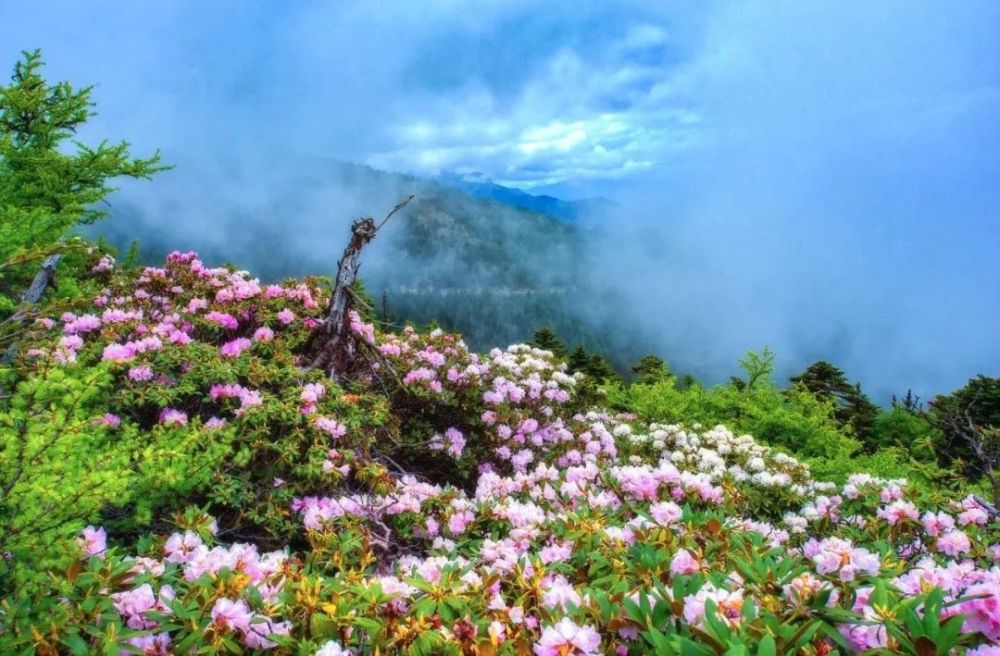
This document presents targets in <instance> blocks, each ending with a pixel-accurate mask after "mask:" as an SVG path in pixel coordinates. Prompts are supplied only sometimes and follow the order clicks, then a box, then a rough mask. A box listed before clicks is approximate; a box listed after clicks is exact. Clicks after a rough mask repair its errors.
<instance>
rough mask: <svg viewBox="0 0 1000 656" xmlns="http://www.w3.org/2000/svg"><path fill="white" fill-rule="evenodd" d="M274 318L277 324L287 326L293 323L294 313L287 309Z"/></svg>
mask: <svg viewBox="0 0 1000 656" xmlns="http://www.w3.org/2000/svg"><path fill="white" fill-rule="evenodd" d="M276 316H277V319H278V323H280V324H281V325H282V326H287V325H288V324H290V323H292V322H293V321H295V313H294V312H292V311H291V310H289V309H287V308H286V309H284V310H282V311H281V312H279V313H278V314H277V315H276Z"/></svg>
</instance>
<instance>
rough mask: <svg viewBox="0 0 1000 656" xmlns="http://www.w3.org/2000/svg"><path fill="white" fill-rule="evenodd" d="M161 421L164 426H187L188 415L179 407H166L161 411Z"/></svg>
mask: <svg viewBox="0 0 1000 656" xmlns="http://www.w3.org/2000/svg"><path fill="white" fill-rule="evenodd" d="M160 423H161V424H163V425H164V426H187V423H188V416H187V413H186V412H184V411H183V410H178V409H177V408H164V409H163V410H162V411H161V412H160Z"/></svg>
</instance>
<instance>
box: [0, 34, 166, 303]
mask: <svg viewBox="0 0 1000 656" xmlns="http://www.w3.org/2000/svg"><path fill="white" fill-rule="evenodd" d="M43 65H44V63H43V61H42V57H41V54H40V52H39V51H37V50H36V51H34V52H25V53H23V59H21V60H20V61H18V62H17V64H15V66H14V74H13V76H12V78H11V83H10V84H9V85H8V86H0V263H2V262H11V261H13V260H14V258H16V259H17V261H18V262H25V261H31V260H33V259H40V258H41V257H43V256H44V255H46V254H47V250H46V249H49V250H50V249H51V248H52V247H53V246H54V244H55V243H56V242H57V241H58V240H59V239H61V238H63V237H65V236H66V235H67V233H68V232H69V231H70V230H71V229H72V228H73V227H74V226H76V225H80V224H90V223H94V222H95V221H98V220H100V219H101V218H103V217H105V216H106V215H107V211H106V210H105V209H103V208H102V207H101V206H99V205H98V203H99V202H100V201H102V200H104V199H105V198H106V197H107V196H108V194H110V193H111V192H112V191H114V188H113V187H111V186H110V184H109V182H110V180H112V179H114V178H118V177H123V176H124V177H130V178H141V179H149V178H150V177H152V176H153V175H154V174H155V173H158V172H160V171H163V170H164V169H166V168H168V167H164V166H161V165H160V155H159V153H158V152H157V153H154V154H153V156H152V157H149V158H147V159H132V157H131V155H130V154H129V144H128V143H127V142H125V141H122V142H119V143H117V144H112V143H109V142H108V141H102V142H100V143H99V144H98V145H97V146H88V145H86V144H84V143H82V142H80V141H78V140H77V139H75V135H76V133H77V131H78V129H79V128H80V127H81V126H82V125H83V124H85V123H86V122H87V121H88V120H89V119H90V118H91V117H93V116H94V111H93V109H92V108H93V106H94V104H93V102H92V101H91V92H92V90H93V87H84V88H82V89H74V88H73V87H72V86H70V84H69V83H68V82H59V83H57V84H55V85H49V84H48V83H47V82H46V81H45V79H44V78H43V77H42V75H41V69H42V66H43ZM35 268H37V262H30V264H28V263H25V264H23V265H21V266H12V267H8V268H6V269H5V270H4V279H3V280H0V297H6V298H7V301H8V302H7V306H8V309H9V304H10V298H11V297H14V296H16V295H17V294H19V293H20V291H21V289H20V288H21V286H23V284H24V283H25V282H26V277H27V276H30V275H32V274H33V272H34V269H35ZM2 312H3V309H2V307H0V313H2Z"/></svg>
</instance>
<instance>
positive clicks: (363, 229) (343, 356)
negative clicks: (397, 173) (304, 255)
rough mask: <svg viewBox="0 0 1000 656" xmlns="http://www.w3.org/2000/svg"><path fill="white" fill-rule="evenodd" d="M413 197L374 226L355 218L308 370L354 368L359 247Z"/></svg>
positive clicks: (336, 371) (368, 219)
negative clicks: (352, 319) (353, 329)
mask: <svg viewBox="0 0 1000 656" xmlns="http://www.w3.org/2000/svg"><path fill="white" fill-rule="evenodd" d="M413 198H414V197H413V196H412V195H411V196H409V197H407V198H406V199H404V200H402V201H400V202H399V203H397V204H396V206H395V207H393V208H392V210H390V211H389V213H388V214H386V216H385V218H384V219H382V221H381V222H380V223H379V224H377V225H376V223H375V220H374V219H372V218H371V217H364V218H361V219H358V220H357V221H355V222H354V223H353V224H351V240H350V241H349V242H348V244H347V247H346V248H345V249H344V253H343V254H342V255H341V257H340V260H339V261H338V262H337V277H336V278H335V279H334V283H333V293H332V294H331V296H330V305H329V307H328V308H327V312H326V319H325V320H324V321H323V325H322V326H321V327H320V328H319V329H318V330H317V332H316V335H317V336H318V341H319V343H318V345H316V349H315V351H316V357H315V359H314V360H313V361H312V363H311V364H310V365H309V367H308V368H309V369H312V368H315V367H323V368H324V369H326V371H327V372H328V373H329V375H330V377H331V378H334V379H336V378H339V377H341V376H343V375H344V374H345V373H347V372H348V371H350V370H351V369H352V368H353V365H354V360H355V355H356V353H357V350H358V348H359V344H358V340H357V339H356V337H355V336H354V335H353V334H352V333H351V326H350V318H349V313H350V310H351V309H352V308H353V306H354V305H355V304H356V303H357V302H358V299H357V298H356V295H355V293H354V291H353V289H352V288H353V286H354V283H355V281H356V280H357V277H358V270H359V269H360V268H361V250H362V249H363V248H364V247H365V245H367V244H368V242H370V241H371V240H372V239H374V238H375V235H376V234H378V231H379V230H381V229H382V227H383V226H385V224H386V223H388V221H389V219H391V218H392V217H393V216H394V215H395V214H396V213H397V212H399V211H400V210H401V209H403V208H404V207H406V205H407V204H408V203H409V202H410V201H411V200H413Z"/></svg>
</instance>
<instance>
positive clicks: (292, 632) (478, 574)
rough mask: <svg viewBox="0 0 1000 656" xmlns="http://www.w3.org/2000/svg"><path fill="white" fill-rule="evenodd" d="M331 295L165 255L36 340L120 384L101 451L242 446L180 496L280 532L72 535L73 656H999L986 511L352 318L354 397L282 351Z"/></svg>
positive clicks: (40, 357)
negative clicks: (359, 367) (916, 651)
mask: <svg viewBox="0 0 1000 656" xmlns="http://www.w3.org/2000/svg"><path fill="white" fill-rule="evenodd" d="M102 273H106V272H102ZM128 282H131V283H135V284H132V286H131V288H130V289H129V288H128V284H127V283H128ZM323 300H324V299H323V292H322V291H320V288H319V287H317V286H312V285H306V284H298V283H286V284H285V285H282V286H278V285H267V286H265V285H261V284H260V283H259V282H258V281H256V280H254V279H253V278H251V277H249V276H248V275H247V274H245V273H243V272H232V271H229V270H227V269H210V268H207V267H205V266H204V265H203V264H202V263H201V262H200V261H199V260H198V259H197V257H196V256H194V255H193V254H181V253H174V254H171V255H170V256H169V257H168V261H167V263H166V266H165V267H163V268H146V269H144V270H142V271H141V272H140V273H139V274H138V275H137V276H136V277H135V279H134V280H131V281H122V282H120V283H118V284H117V285H116V284H115V283H109V287H108V288H107V289H105V290H104V291H103V292H102V293H101V294H100V295H99V296H98V297H97V298H96V299H95V301H94V305H95V307H97V308H103V309H102V310H97V311H94V312H84V313H78V314H71V315H66V316H63V317H62V318H61V319H60V320H58V321H56V320H55V319H54V318H51V319H49V320H48V321H44V320H43V322H41V323H40V328H41V329H42V330H46V331H51V332H53V333H58V334H55V335H53V336H52V339H51V340H50V341H49V342H47V346H45V347H44V348H39V349H37V350H36V351H35V352H34V353H33V358H34V359H33V361H35V362H38V363H46V362H49V361H51V362H53V363H56V364H57V365H58V366H60V367H71V366H80V365H81V363H85V362H89V363H99V362H102V361H103V363H104V364H101V365H100V366H103V367H108V368H109V369H110V370H111V371H112V372H113V373H114V375H115V376H116V377H117V378H116V380H117V381H119V382H120V384H121V387H122V390H123V391H122V394H123V395H126V396H124V397H123V398H126V399H127V400H128V403H127V404H126V403H124V402H122V407H111V408H109V409H102V410H105V411H107V412H111V411H114V412H113V413H112V416H114V417H116V419H117V418H119V417H121V419H118V421H119V423H120V424H122V425H121V426H119V425H118V424H116V425H115V426H116V428H117V429H118V430H120V431H124V430H125V428H126V427H127V426H126V425H125V424H129V423H130V422H131V423H134V424H135V426H137V427H138V428H141V429H143V430H146V431H148V432H149V433H150V434H152V435H159V434H161V433H164V434H170V435H175V436H176V435H178V434H179V435H181V436H184V435H193V436H195V437H196V438H197V439H192V440H190V441H189V442H184V448H188V449H195V448H200V447H201V446H203V445H204V443H205V442H209V443H211V442H212V440H214V439H216V438H215V437H213V435H218V434H220V433H224V434H225V435H226V436H228V437H227V438H226V439H233V438H232V435H236V436H237V437H236V438H235V439H237V440H240V439H242V440H244V441H243V442H237V446H235V447H233V449H232V451H226V452H225V453H226V454H227V458H228V459H230V460H232V461H234V462H236V463H237V464H238V466H233V467H232V468H231V469H226V468H225V467H221V466H220V471H217V472H212V476H213V481H214V482H215V483H217V487H211V488H209V490H210V493H205V494H203V496H199V497H196V498H198V499H199V500H201V499H207V500H208V502H209V503H214V504H215V505H216V507H217V508H218V509H219V510H220V512H219V514H218V517H219V519H220V522H230V523H231V525H229V526H228V527H229V528H230V529H231V532H232V533H233V534H236V535H240V530H241V529H242V528H243V527H245V526H252V525H253V524H254V522H258V523H259V524H260V525H262V526H264V527H266V528H267V529H268V531H269V532H268V533H267V534H264V535H263V536H262V538H261V540H262V542H261V546H260V547H259V548H258V547H257V546H254V544H252V543H249V542H247V541H246V540H247V538H245V537H240V538H238V539H239V540H242V541H241V542H236V543H234V544H229V545H228V546H226V545H224V544H221V543H218V542H216V537H215V536H213V535H212V531H211V530H208V529H207V528H206V527H208V526H209V525H210V523H209V520H207V519H206V518H204V517H203V518H201V519H200V520H199V522H193V521H189V519H187V518H181V519H176V518H174V520H175V521H177V522H178V530H177V531H176V532H174V533H173V534H171V535H169V536H162V537H155V538H152V539H148V540H143V541H141V542H139V543H137V544H134V545H129V547H128V548H127V549H125V548H118V547H115V546H113V544H112V546H111V547H109V542H111V543H115V536H114V533H113V532H112V533H111V537H110V538H109V536H108V534H107V533H106V532H105V531H104V530H102V529H98V528H94V527H92V526H91V527H88V528H87V529H86V530H85V531H84V532H83V534H82V536H81V537H80V538H79V542H78V544H77V549H78V551H79V555H80V557H81V558H82V559H84V560H86V561H87V565H86V567H88V568H89V570H88V575H87V576H78V575H77V574H76V573H74V574H73V575H72V577H71V578H72V581H70V582H68V583H67V586H66V588H67V590H65V591H63V592H64V596H65V599H60V602H59V604H60V608H61V611H60V612H64V613H67V614H69V615H71V616H72V617H73V618H75V621H76V622H77V624H76V625H74V626H76V627H77V633H75V634H74V635H76V636H78V637H79V636H86V637H85V638H81V640H84V639H85V640H86V641H89V642H86V643H85V645H84V646H85V647H87V648H92V649H93V650H95V651H99V650H98V643H99V641H100V640H112V639H117V640H119V643H114V644H113V645H112V646H113V647H114V646H117V648H119V649H130V650H131V651H135V650H136V649H138V650H142V651H143V652H144V653H151V654H156V653H169V650H171V649H173V650H175V651H177V652H178V653H187V652H188V651H190V650H197V649H200V648H202V647H204V648H205V651H213V650H214V651H225V650H228V651H230V652H237V651H240V650H268V649H271V650H276V651H281V653H300V654H317V655H322V656H330V655H335V656H336V655H340V654H363V653H375V652H376V651H378V652H379V653H456V654H457V653H500V654H524V653H533V654H536V656H565V655H570V654H574V655H581V656H596V655H597V654H621V655H624V654H640V653H703V652H704V653H724V652H725V651H726V650H727V649H730V648H736V647H742V646H746V647H748V648H749V651H748V653H830V652H831V651H832V650H833V649H838V648H839V649H851V650H854V651H857V652H863V651H866V650H870V649H887V650H890V651H891V650H897V651H902V650H904V649H905V648H907V646H906V645H907V644H913V643H914V641H916V640H917V637H921V638H924V639H926V640H929V641H931V642H932V644H935V645H936V647H937V648H938V650H939V652H940V653H956V654H960V653H962V652H963V650H965V652H964V653H969V654H988V653H989V650H990V649H992V648H993V647H992V646H991V645H992V644H993V643H995V642H997V641H1000V566H998V564H997V559H998V558H1000V547H998V534H1000V526H998V523H997V521H995V518H992V517H991V515H990V513H989V512H988V510H987V509H985V508H984V507H983V506H982V505H980V504H979V503H978V502H977V501H976V499H975V498H974V497H966V498H961V499H950V500H948V499H945V500H944V501H942V498H926V497H921V496H919V495H917V494H916V493H915V492H914V491H912V490H910V489H909V488H908V487H907V485H906V482H905V481H900V480H884V479H880V478H877V477H874V476H870V475H865V474H859V475H856V476H852V477H850V478H849V479H848V480H847V481H846V483H844V484H843V485H837V484H833V483H829V482H824V481H819V480H816V479H815V478H814V477H813V475H812V474H811V473H810V470H809V467H807V466H806V465H805V464H804V463H802V462H799V461H798V460H796V459H795V458H793V457H792V456H790V455H788V454H785V453H782V452H780V451H777V450H774V449H772V448H769V447H768V446H766V445H764V444H761V443H759V442H758V441H756V440H755V439H754V438H753V437H752V436H749V435H738V434H735V433H733V432H732V431H731V430H729V429H728V428H726V427H724V426H716V427H702V426H698V425H692V426H680V425H662V424H656V423H647V422H643V421H640V420H639V419H638V418H636V417H634V416H631V415H628V414H622V413H619V412H615V411H611V410H608V409H606V408H601V407H599V404H593V403H585V400H584V399H583V398H582V394H583V392H582V391H581V388H585V387H586V386H585V385H581V376H580V375H578V374H577V375H574V374H570V373H569V372H568V371H567V369H566V366H565V365H564V364H561V363H559V362H557V361H556V360H555V359H554V358H553V357H552V354H550V353H548V352H545V351H541V350H538V349H535V348H532V347H529V346H526V345H515V346H511V347H509V348H507V349H506V350H499V349H495V350H493V351H491V352H489V353H488V354H484V355H480V354H476V353H473V352H471V351H470V350H469V349H468V348H467V347H466V346H465V344H464V343H463V342H462V340H461V339H460V338H459V337H457V336H455V335H452V334H449V333H445V332H443V331H440V330H435V331H431V332H427V333H422V332H420V331H417V330H415V329H413V328H405V329H402V330H401V331H399V332H398V333H387V332H382V331H380V330H378V329H376V328H375V326H374V325H373V324H371V323H368V322H366V321H365V320H364V319H363V318H362V317H361V316H360V315H358V314H357V313H354V312H352V313H351V314H350V316H349V321H350V329H351V331H352V332H353V334H354V335H356V337H357V339H358V342H359V348H363V349H366V351H365V355H366V356H367V357H368V358H369V360H368V361H369V362H370V363H371V367H370V371H369V372H367V373H366V374H365V375H363V376H362V377H361V379H360V380H358V381H355V383H352V385H353V387H351V388H350V393H348V392H346V391H345V390H343V389H341V388H339V387H338V386H337V385H335V384H334V383H332V382H331V381H330V380H329V379H328V378H326V377H323V376H310V375H308V374H307V373H306V370H307V367H305V366H303V365H306V364H307V362H306V361H305V360H303V359H300V358H299V357H298V356H299V355H300V352H299V351H296V349H297V348H299V346H301V345H303V344H306V343H308V341H309V335H310V331H311V330H312V328H314V327H315V325H317V322H318V320H319V312H318V308H319V307H320V305H321V301H323ZM204 361H210V362H211V364H212V366H211V367H208V366H206V365H205V363H204ZM274 361H279V362H282V363H284V368H283V369H281V370H278V369H277V368H275V369H271V370H267V371H268V373H269V375H270V376H272V377H271V378H269V377H268V376H265V375H262V374H261V371H263V370H264V369H263V368H264V367H265V366H266V365H265V362H274ZM39 366H42V364H39ZM206 371H208V372H209V373H208V374H205V372H206ZM273 376H278V379H274V378H273ZM151 399H152V400H151ZM386 415H387V416H388V417H387V418H386ZM104 416H106V415H105V414H104V412H102V413H101V414H99V415H96V416H95V418H94V419H95V420H96V421H101V417H104ZM136 417H138V419H136ZM376 417H379V419H378V421H376V419H375V418H376ZM143 422H145V423H143ZM227 422H231V424H227ZM100 426H102V428H101V429H100V430H104V431H107V430H108V429H109V428H111V425H110V424H108V423H101V424H100ZM226 426H230V427H231V428H232V430H230V429H227V430H225V431H219V430H217V431H216V433H207V432H200V433H199V432H197V431H203V429H205V428H209V427H211V428H214V429H221V428H223V427H226ZM95 430H96V429H95ZM247 435H259V436H260V437H259V439H258V440H257V441H256V442H249V441H248V438H247V437H246V436H247ZM218 439H219V440H220V441H221V440H222V439H223V438H222V436H220V437H219V438H218ZM224 446H225V447H226V448H229V443H228V442H225V443H224ZM261 453H265V454H266V455H264V456H262V455H260V454H261ZM253 458H256V459H253ZM241 459H242V460H241ZM251 459H253V460H252V461H251ZM247 463H250V464H247ZM226 464H228V460H227V463H226ZM421 465H422V466H423V469H420V470H419V471H417V468H418V467H420V466H421ZM232 472H235V473H232ZM224 475H228V476H229V477H228V478H224ZM220 480H222V481H223V483H218V481H220ZM246 499H250V501H246ZM239 503H243V504H244V505H237V504H239ZM234 509H235V510H234ZM234 517H235V519H233V518H234ZM285 538H288V539H287V541H286V542H283V541H282V540H285ZM265 541H266V542H265ZM286 543H287V544H288V545H289V546H288V547H285V548H281V549H277V550H275V547H276V546H279V545H280V544H286ZM265 545H266V546H265ZM79 569H80V563H77V565H76V567H75V569H73V571H74V572H78V570H79ZM95 608H102V609H104V610H106V611H107V612H103V611H95V610H94V609H95ZM112 609H113V611H112ZM3 621H4V620H3V619H2V617H0V628H2V626H3ZM113 622H118V623H119V624H120V625H121V626H120V627H117V628H116V629H115V630H111V629H110V628H109V624H110V623H113ZM80 625H85V626H86V630H83V629H81V628H80ZM125 629H128V631H125ZM122 631H125V633H124V634H122ZM916 631H925V632H927V633H925V634H921V635H920V636H916V634H915V633H914V632H916ZM13 633H14V632H9V634H10V635H13ZM26 635H30V632H28V633H26ZM106 636H119V637H117V638H115V637H112V638H106ZM122 636H123V637H122ZM908 640H909V641H910V642H909V643H907V641H908ZM766 641H767V642H769V644H768V645H765V644H764V643H765V642H766ZM2 644H3V643H2V638H0V645H2ZM692 644H694V645H695V646H694V647H692V646H691V645H692ZM921 644H924V643H921ZM100 646H101V647H106V646H107V644H106V643H100ZM758 646H759V648H758ZM282 650H283V651H282ZM734 653H735V652H734ZM739 653H743V652H742V651H741V652H739Z"/></svg>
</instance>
